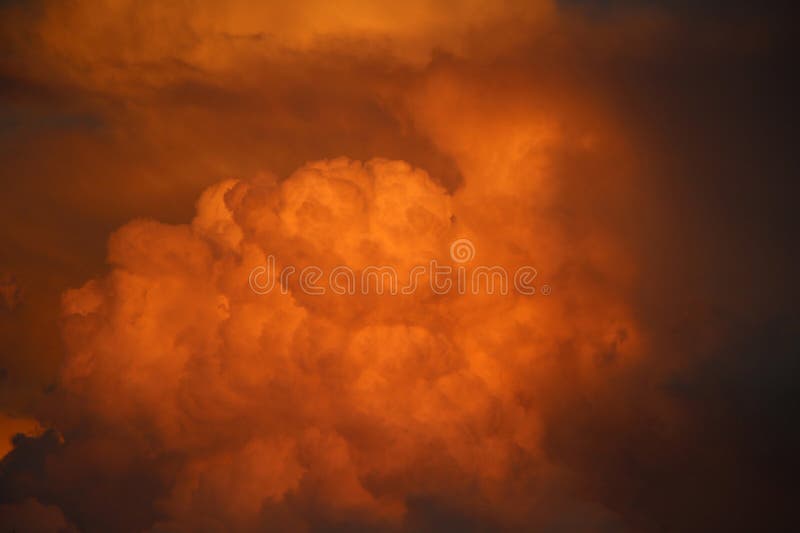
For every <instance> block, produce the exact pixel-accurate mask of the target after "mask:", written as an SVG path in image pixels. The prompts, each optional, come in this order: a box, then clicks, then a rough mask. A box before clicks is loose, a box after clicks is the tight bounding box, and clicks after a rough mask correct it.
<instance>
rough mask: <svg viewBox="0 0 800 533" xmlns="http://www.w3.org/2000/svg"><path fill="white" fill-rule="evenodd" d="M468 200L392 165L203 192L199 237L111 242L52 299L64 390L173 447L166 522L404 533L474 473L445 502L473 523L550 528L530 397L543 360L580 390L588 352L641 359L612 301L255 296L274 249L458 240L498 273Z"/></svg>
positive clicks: (376, 259)
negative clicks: (253, 280) (60, 315)
mask: <svg viewBox="0 0 800 533" xmlns="http://www.w3.org/2000/svg"><path fill="white" fill-rule="evenodd" d="M540 179H541V180H542V181H545V180H546V177H545V176H542V177H541V178H540ZM468 190H469V187H467V188H466V189H465V191H468ZM465 195H467V193H466V192H465V193H464V195H460V194H457V195H456V196H455V197H454V196H453V195H451V194H448V193H447V192H446V191H445V190H444V189H443V188H442V187H441V186H439V185H437V184H436V183H435V182H434V181H432V180H431V179H430V177H429V176H428V175H427V173H426V172H425V171H423V170H420V169H414V168H412V167H411V166H409V165H408V164H407V163H404V162H401V161H388V160H380V159H375V160H371V161H368V162H366V163H361V162H358V161H352V160H348V159H344V158H340V159H335V160H329V161H320V162H315V163H309V164H307V165H305V166H304V167H302V168H301V169H299V170H297V171H296V172H295V173H293V174H292V175H291V176H290V177H289V178H288V179H286V180H283V181H280V182H276V181H275V180H274V179H271V178H269V177H261V178H257V179H251V180H233V181H226V182H223V183H220V184H219V185H215V186H213V187H211V188H210V189H208V190H207V191H206V192H205V193H203V195H202V196H201V198H200V200H199V202H198V204H197V215H196V216H195V218H194V220H193V222H192V223H191V224H190V225H178V226H175V225H166V224H161V223H158V222H155V221H149V220H139V221H134V222H131V223H129V224H128V225H126V226H124V227H123V228H121V229H120V230H118V231H117V232H115V234H114V235H113V236H112V238H111V239H110V242H109V261H110V262H111V264H112V265H113V268H112V270H111V272H110V273H109V274H108V275H107V276H105V277H103V278H100V279H97V280H93V281H90V282H88V283H87V284H86V285H85V286H84V287H82V288H81V289H78V290H71V291H68V292H67V293H66V294H65V295H64V298H63V308H64V335H65V339H66V344H67V350H68V355H67V358H66V361H65V366H64V370H63V372H62V387H63V389H64V392H65V393H66V394H68V395H69V396H71V397H74V398H75V399H76V400H80V401H81V402H82V403H81V405H82V406H83V410H82V416H83V417H89V418H90V419H92V420H94V422H93V423H95V424H99V427H100V428H102V429H103V431H113V432H116V431H124V432H126V433H127V432H133V435H134V436H133V437H132V438H133V439H134V440H135V442H139V443H140V444H137V445H136V446H134V448H133V449H132V450H130V451H131V452H132V453H135V454H137V455H142V456H146V455H151V456H156V457H170V456H177V457H180V459H178V460H175V462H174V465H173V467H174V470H171V473H172V477H170V478H166V479H163V480H161V482H162V483H163V484H162V489H163V494H161V495H160V496H159V498H157V499H156V500H155V501H154V505H155V506H156V507H157V508H158V509H159V510H160V511H161V512H162V513H163V514H164V516H165V518H164V519H162V520H161V521H159V522H158V524H160V525H157V526H156V527H157V528H166V529H167V530H170V529H171V528H173V529H174V528H176V529H180V530H190V529H192V530H196V529H213V528H214V527H215V526H214V524H228V525H230V526H231V527H234V528H235V529H241V530H250V529H253V530H255V529H258V528H260V527H264V526H265V525H266V524H267V521H269V520H274V519H275V518H274V516H273V515H276V516H279V517H280V520H288V521H289V522H288V523H291V524H293V525H294V526H297V525H298V524H302V525H304V527H306V528H313V527H314V525H315V524H314V521H315V520H316V521H322V522H323V523H329V524H336V523H348V522H354V523H363V524H365V525H369V526H373V527H385V528H389V529H400V528H402V527H403V525H404V524H405V523H406V521H407V520H408V519H409V514H410V512H411V509H410V508H409V506H410V505H411V504H412V501H413V499H414V498H432V499H439V498H442V499H444V500H446V499H448V498H452V497H454V494H457V493H460V492H461V491H462V490H463V485H464V483H467V484H469V485H470V486H472V487H473V488H472V489H471V490H470V491H468V492H467V493H466V494H463V495H460V494H459V495H458V496H456V498H457V499H458V500H459V501H457V502H456V503H455V504H456V505H464V504H465V503H467V502H472V503H473V504H477V503H478V502H484V503H483V509H484V510H483V511H478V514H485V516H483V517H482V518H483V519H485V520H489V521H492V522H495V523H497V524H505V525H510V526H513V525H515V524H516V525H517V526H520V525H521V524H524V523H530V520H532V519H533V516H535V517H536V519H537V520H542V521H544V522H543V523H547V520H548V519H552V517H548V515H549V513H548V511H547V510H546V509H545V508H542V507H540V506H539V505H538V504H535V503H534V502H536V501H537V500H538V499H539V498H543V497H544V498H548V497H553V495H552V494H548V493H550V492H551V491H552V490H553V489H552V487H551V486H550V485H551V482H552V479H553V478H555V479H559V475H558V474H557V473H555V472H553V471H551V470H554V467H553V466H552V465H550V464H549V462H548V461H547V459H546V457H544V456H543V454H542V450H541V442H540V439H541V431H540V425H541V420H540V417H539V413H538V412H537V408H536V405H535V403H529V402H524V401H522V400H521V397H522V396H527V395H530V394H532V393H533V390H532V387H534V383H535V382H536V381H538V380H546V379H547V371H546V370H542V369H540V368H538V365H539V364H540V361H542V360H544V359H547V358H549V357H553V356H555V354H556V353H557V352H558V345H559V343H563V342H572V343H574V345H575V348H576V350H575V352H574V356H575V357H576V358H577V359H584V358H586V359H585V360H584V361H583V362H581V361H577V360H576V363H577V364H579V365H581V366H584V370H583V373H584V375H579V376H576V379H578V380H580V381H585V380H591V379H592V378H593V376H594V374H595V373H596V370H595V369H596V368H597V366H596V365H597V363H596V362H594V358H596V357H598V356H600V355H602V356H603V357H605V356H609V357H612V359H613V360H609V364H610V366H609V367H608V368H609V369H610V368H615V367H617V366H618V365H622V366H624V365H625V364H626V363H625V359H627V358H631V357H635V355H636V354H635V352H634V350H633V349H631V348H630V347H631V346H633V345H634V344H633V343H634V342H635V340H634V339H636V331H635V330H634V329H633V323H632V321H631V319H630V317H629V316H628V315H627V313H626V312H625V306H624V304H622V303H621V302H613V301H609V302H607V305H605V306H603V309H604V310H603V313H604V314H605V315H606V321H605V322H604V323H602V324H597V323H592V324H590V323H589V322H588V321H587V320H586V318H585V317H581V315H580V313H578V314H575V313H570V312H569V311H568V308H567V307H568V304H567V302H568V300H575V299H577V300H581V301H587V302H588V301H590V300H592V299H596V298H597V296H596V295H595V294H593V293H594V291H595V290H596V289H594V288H592V287H591V286H589V285H585V286H583V287H581V289H582V290H584V291H586V292H585V293H583V294H582V293H581V290H578V288H577V287H572V288H570V289H567V288H566V287H564V289H565V295H566V294H571V296H568V297H565V298H564V299H562V300H560V301H559V300H553V301H552V302H549V303H546V302H543V301H541V302H540V301H538V300H537V299H536V298H535V297H525V296H520V295H508V296H506V297H501V296H494V297H491V296H486V297H485V300H479V301H476V300H475V297H474V296H471V295H466V296H457V295H444V296H441V297H437V296H436V295H433V294H431V293H430V291H425V290H420V292H419V293H418V294H413V295H406V296H400V295H397V296H391V295H385V296H383V297H380V296H378V297H376V296H375V295H360V294H357V295H350V296H346V295H345V296H340V295H335V294H326V295H321V296H318V295H309V294H306V293H304V291H302V290H300V288H299V287H298V286H297V285H296V281H291V282H290V290H289V292H288V294H283V293H282V292H280V291H274V292H271V293H269V294H266V295H258V294H255V293H254V292H253V291H252V290H251V289H250V287H249V286H248V284H247V280H248V274H249V271H250V270H251V269H252V268H253V267H254V266H257V265H260V264H264V263H265V262H266V260H267V256H268V255H275V256H276V257H277V258H278V261H279V262H280V264H295V265H303V264H313V265H322V266H329V265H336V264H343V265H349V266H351V267H352V268H354V269H355V270H356V271H359V270H360V269H363V268H364V267H365V266H367V265H385V264H391V265H397V268H398V269H399V270H400V271H401V272H403V271H404V269H405V270H407V269H408V268H410V266H411V265H414V264H426V263H427V262H428V261H429V260H430V259H433V258H437V257H438V258H440V259H441V258H443V257H444V256H445V255H446V254H447V251H448V247H449V243H450V241H451V240H453V239H454V238H455V236H457V235H469V236H472V237H473V238H475V243H476V246H477V248H478V251H479V253H480V254H481V255H482V256H483V257H484V258H485V259H487V260H491V261H492V262H493V263H495V262H496V263H502V262H503V261H506V260H508V261H512V262H513V261H515V260H517V259H516V258H515V253H518V252H516V251H510V250H507V249H505V248H504V247H503V246H502V245H498V244H497V243H495V244H494V245H493V246H487V247H486V248H487V250H488V251H491V253H492V255H491V256H490V255H489V253H488V251H487V252H484V251H483V249H482V248H481V246H482V245H483V244H484V243H488V242H489V238H488V237H489V236H488V235H485V234H484V232H485V231H486V230H485V229H482V230H476V231H474V232H473V231H472V230H471V228H469V227H468V226H466V225H464V223H461V222H458V221H459V220H460V219H461V218H469V217H468V216H466V215H467V213H462V212H460V211H459V209H458V206H459V205H460V202H461V196H465ZM461 209H462V210H463V209H466V208H464V207H462V208H461ZM529 216H530V217H531V221H533V220H534V218H535V216H536V214H535V213H531V214H530V215H529ZM519 222H520V221H519V220H517V221H515V224H519ZM504 229H507V228H504V227H502V224H501V226H500V227H498V228H497V229H496V231H502V230H504ZM541 229H542V230H543V231H544V230H545V228H541ZM550 229H552V228H548V230H550ZM551 245H552V243H551ZM551 261H552V260H551ZM560 261H562V262H566V261H567V259H565V258H561V259H560ZM401 277H402V276H401ZM538 298H543V297H542V296H539V297H538ZM592 305H593V306H594V305H596V304H592ZM570 315H572V316H571V317H570ZM575 331H580V332H581V333H580V334H579V335H576V334H575V333H574V332H575ZM604 360H605V359H604ZM587 365H588V366H587ZM522 376H525V377H526V378H527V379H530V380H531V381H526V379H521V378H522ZM140 446H143V447H141V448H140ZM521 465H525V466H524V468H523V470H522V471H520V470H519V469H520V466H521ZM561 482H565V481H559V483H561ZM461 499H466V501H460V500H461ZM303 505H314V506H315V509H316V507H317V506H319V507H320V508H319V509H318V510H319V512H320V514H319V515H317V516H314V517H313V518H310V517H308V516H306V515H305V513H304V512H303V511H302V509H303V507H302V506H303ZM478 509H481V508H478ZM501 510H502V511H504V512H501ZM505 511H507V512H505ZM597 512H598V513H599V512H600V511H597ZM600 514H602V513H600ZM270 517H272V518H270ZM294 526H293V527H294Z"/></svg>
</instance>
